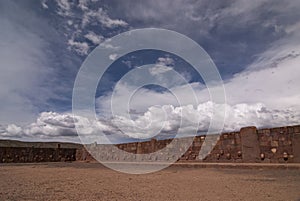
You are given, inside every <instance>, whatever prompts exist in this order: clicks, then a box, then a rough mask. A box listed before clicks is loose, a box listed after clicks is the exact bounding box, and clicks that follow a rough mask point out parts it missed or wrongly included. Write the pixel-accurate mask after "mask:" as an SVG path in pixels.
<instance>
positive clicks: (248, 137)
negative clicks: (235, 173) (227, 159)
mask: <svg viewBox="0 0 300 201" xmlns="http://www.w3.org/2000/svg"><path fill="white" fill-rule="evenodd" d="M240 134H241V144H242V159H243V162H259V161H260V148H259V141H258V135H257V129H256V127H254V126H252V127H245V128H241V130H240Z"/></svg>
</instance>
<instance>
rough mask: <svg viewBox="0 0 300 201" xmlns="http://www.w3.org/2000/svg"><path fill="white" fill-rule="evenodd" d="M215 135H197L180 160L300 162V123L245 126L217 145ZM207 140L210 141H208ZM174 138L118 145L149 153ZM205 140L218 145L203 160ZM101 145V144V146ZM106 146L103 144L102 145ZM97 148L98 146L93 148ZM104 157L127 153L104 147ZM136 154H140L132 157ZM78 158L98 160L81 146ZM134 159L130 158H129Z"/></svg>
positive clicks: (117, 157)
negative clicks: (296, 124)
mask: <svg viewBox="0 0 300 201" xmlns="http://www.w3.org/2000/svg"><path fill="white" fill-rule="evenodd" d="M215 137H216V136H214V135H208V136H197V137H194V139H193V143H192V145H191V146H190V147H189V149H188V150H187V151H186V153H185V154H183V155H182V157H181V158H180V159H179V160H180V161H187V162H188V161H204V162H262V163H293V162H296V163H299V162H300V125H298V126H288V127H278V128H268V129H259V130H257V129H256V128H255V127H246V128H242V129H241V130H240V131H239V132H229V133H223V134H221V135H220V136H219V140H217V143H216V144H213V142H214V141H213V140H209V139H208V138H215ZM205 139H207V140H205ZM174 140H176V139H174ZM171 141H172V139H167V140H159V141H157V140H154V139H153V140H151V141H147V142H135V143H127V144H118V145H115V146H117V147H118V148H119V149H122V150H124V151H126V152H129V153H134V154H137V155H138V154H147V153H153V152H155V151H157V150H160V149H163V148H164V147H166V146H167V145H168V144H169V143H170V142H171ZM203 143H205V144H206V145H207V146H208V147H211V146H213V147H214V148H213V149H212V151H211V152H210V154H209V155H207V156H206V157H205V158H204V159H203V160H200V159H199V151H200V149H201V147H203ZM98 146H99V145H98ZM102 147H103V146H102ZM93 149H95V150H97V145H95V147H94V148H93ZM99 154H100V156H99V157H101V159H102V160H109V161H118V160H120V157H122V159H124V158H123V156H120V155H116V154H115V153H113V151H112V149H111V148H110V146H107V149H106V148H104V149H103V148H102V149H101V152H99ZM132 157H136V156H132ZM172 157H174V154H172V152H169V153H167V154H166V155H163V156H161V157H159V158H156V159H155V160H157V161H160V160H169V159H171V158H172ZM76 160H94V159H93V157H92V156H91V155H90V154H89V153H88V152H87V151H86V150H85V149H84V148H82V149H78V150H77V152H76ZM128 160H129V161H130V159H128Z"/></svg>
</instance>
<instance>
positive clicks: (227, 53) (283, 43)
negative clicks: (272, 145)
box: [0, 0, 300, 142]
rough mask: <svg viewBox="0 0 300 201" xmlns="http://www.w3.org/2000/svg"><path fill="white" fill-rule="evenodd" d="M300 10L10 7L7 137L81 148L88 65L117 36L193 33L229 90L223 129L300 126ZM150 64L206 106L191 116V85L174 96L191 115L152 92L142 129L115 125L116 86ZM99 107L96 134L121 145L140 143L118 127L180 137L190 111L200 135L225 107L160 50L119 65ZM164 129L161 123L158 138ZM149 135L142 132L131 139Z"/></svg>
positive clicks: (3, 85) (4, 111)
mask: <svg viewBox="0 0 300 201" xmlns="http://www.w3.org/2000/svg"><path fill="white" fill-rule="evenodd" d="M299 9H300V3H299V2H298V1H293V0H282V1H277V0H275V1H271V0H254V1H246V0H240V1H233V0H230V1H229V0H225V1H205V0H204V1H203V0H200V1H182V0H173V1H159V0H152V1H121V0H107V1H101V0H79V1H68V0H54V1H50V0H48V1H47V0H42V1H39V2H37V1H33V0H26V1H8V0H4V1H1V2H0V26H1V29H0V37H1V42H0V64H1V74H0V102H1V104H0V111H1V113H0V137H1V138H8V139H20V140H33V141H41V140H46V141H53V140H62V141H78V138H77V135H76V131H75V129H74V127H75V126H74V119H73V118H72V114H71V113H72V90H73V85H74V81H75V78H76V75H77V73H78V70H79V68H80V66H81V64H82V62H83V61H84V60H85V58H86V57H87V55H88V54H89V53H90V52H91V51H92V50H93V49H94V48H95V47H97V46H98V45H99V44H101V43H103V42H104V41H105V40H107V39H109V38H110V37H113V36H115V35H117V34H119V33H122V32H124V31H129V30H133V29H137V28H149V27H154V28H164V29H169V30H173V31H176V32H179V33H181V34H184V35H186V36H188V37H190V38H191V39H193V40H194V41H196V42H197V43H198V44H199V45H201V46H202V47H203V48H204V49H205V50H206V51H207V53H208V54H209V55H210V56H211V58H212V60H213V61H214V62H215V64H216V66H217V68H218V70H219V72H220V74H221V77H222V79H223V81H224V83H225V84H224V87H225V90H226V96H227V108H228V115H227V117H226V119H225V127H224V130H236V129H239V128H240V127H242V126H249V125H255V126H258V127H269V126H282V125H293V124H299V123H300V116H299V112H300V110H299V109H300V106H299V102H300V94H299V87H298V86H299V84H300V81H299V80H300V79H299V75H300V68H299V64H300V59H299V58H300V57H299V55H300V42H299V41H300V34H299V33H300V14H299V12H298V11H299ZM150 63H156V64H157V66H158V68H156V70H158V72H159V73H162V71H164V69H165V70H166V69H168V68H172V69H174V70H176V71H178V72H179V73H180V74H181V75H183V76H184V77H185V78H186V79H187V80H188V82H189V83H190V84H192V85H193V87H194V88H195V91H196V94H197V96H198V97H199V99H200V100H201V101H200V104H199V105H194V106H193V108H190V107H188V105H189V102H188V99H189V98H190V97H189V94H185V86H184V85H178V86H176V87H174V90H176V91H177V92H178V93H179V94H182V95H183V96H185V97H186V99H187V101H186V104H185V105H183V106H179V105H178V104H177V103H176V100H175V99H174V96H172V94H170V92H169V91H168V90H163V89H162V88H157V87H153V86H152V87H148V88H142V89H140V90H139V93H137V94H136V95H135V96H134V97H133V99H132V103H131V107H132V109H131V113H132V115H133V116H134V119H133V121H132V120H130V119H124V118H121V117H119V118H117V119H116V121H112V120H111V119H109V118H110V117H109V115H108V111H109V110H110V108H109V101H110V99H109V98H110V95H111V93H112V90H113V89H114V86H115V84H116V82H117V81H118V80H119V79H120V78H121V77H122V76H123V75H124V74H125V73H126V72H128V71H130V70H132V69H134V68H136V67H138V66H141V65H145V64H150ZM159 66H161V68H159ZM162 69H163V70H162ZM166 81H167V82H176V80H175V81H174V80H166ZM118 87H119V88H118V89H117V90H116V94H115V95H116V96H115V97H116V100H117V102H118V103H119V105H122V101H123V98H124V96H125V94H126V93H128V92H129V91H130V86H127V85H119V86H118ZM95 98H96V109H97V111H98V114H99V116H101V118H102V119H101V120H99V122H90V124H91V125H89V126H90V128H92V129H90V130H91V131H90V132H92V133H97V132H104V133H106V134H109V135H110V136H112V137H111V138H112V140H115V141H116V142H120V141H126V140H130V139H131V138H128V137H126V136H122V132H120V128H118V126H116V124H117V125H123V126H124V125H125V126H124V127H125V130H126V129H127V130H126V132H129V133H130V132H131V133H134V131H131V127H130V126H129V122H130V123H132V122H133V123H134V124H135V125H137V124H141V125H146V124H147V122H148V121H151V122H161V121H164V122H165V123H166V124H165V125H167V126H166V128H164V129H162V132H161V134H162V135H163V134H166V135H168V134H174V133H176V129H177V128H178V122H177V119H178V116H176V111H177V110H180V111H185V112H186V113H187V114H189V117H190V118H191V119H192V118H195V119H198V120H199V119H201V122H202V123H201V125H200V128H199V130H206V129H207V127H208V125H209V119H210V118H211V116H210V110H211V108H212V107H216V105H215V103H212V102H209V97H208V93H207V90H206V89H205V85H204V83H203V82H202V79H201V77H200V76H197V75H196V74H195V71H193V69H192V68H191V66H189V64H188V63H186V62H185V61H184V60H183V59H182V58H179V57H177V56H176V55H172V54H170V53H167V52H162V51H154V50H148V51H140V52H135V53H132V54H129V55H126V56H124V57H122V58H121V59H119V60H117V61H115V63H114V64H113V65H112V66H111V68H110V70H109V71H108V72H107V73H106V75H105V77H104V78H103V79H102V80H101V82H100V84H99V88H98V91H97V94H96V97H95ZM153 105H156V106H158V107H159V108H160V110H162V108H163V110H164V111H168V112H169V113H168V114H167V116H168V120H162V119H161V118H160V116H161V113H160V110H159V109H157V108H153V107H152V106H153ZM119 110H120V111H121V110H124V108H123V107H122V106H120V107H119ZM76 118H78V119H80V117H75V121H76ZM149 118H150V119H149ZM186 125H187V133H188V123H187V124H186ZM159 126H160V125H159V124H157V125H156V124H155V123H154V124H153V127H151V126H150V127H149V131H151V129H155V128H156V127H159ZM140 135H141V133H140V132H137V133H134V134H132V136H131V137H133V136H134V137H137V138H138V137H139V136H140ZM146 137H147V136H146ZM148 137H150V136H148Z"/></svg>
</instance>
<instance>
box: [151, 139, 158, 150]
mask: <svg viewBox="0 0 300 201" xmlns="http://www.w3.org/2000/svg"><path fill="white" fill-rule="evenodd" d="M156 142H157V140H156V139H155V138H153V139H151V152H155V151H156Z"/></svg>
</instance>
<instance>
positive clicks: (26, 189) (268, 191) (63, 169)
mask: <svg viewBox="0 0 300 201" xmlns="http://www.w3.org/2000/svg"><path fill="white" fill-rule="evenodd" d="M0 200H1V201H2V200H164V201H166V200H284V201H288V200H300V170H282V169H281V170H268V169H264V170H259V169H226V168H225V169H224V168H222V169H216V168H186V167H169V168H167V169H165V170H162V171H160V172H156V173H151V174H145V175H129V174H123V173H119V172H115V171H112V170H109V169H107V168H104V167H102V166H101V165H99V164H93V163H80V162H74V163H44V164H2V165H0Z"/></svg>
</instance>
